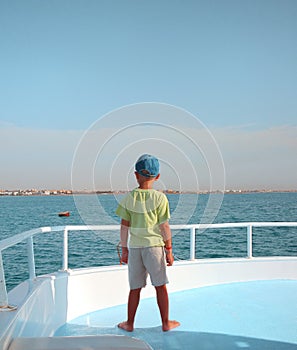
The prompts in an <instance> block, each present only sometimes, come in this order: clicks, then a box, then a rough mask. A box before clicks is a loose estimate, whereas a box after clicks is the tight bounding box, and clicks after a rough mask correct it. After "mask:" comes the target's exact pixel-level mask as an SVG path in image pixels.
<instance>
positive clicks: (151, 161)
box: [135, 154, 160, 178]
mask: <svg viewBox="0 0 297 350" xmlns="http://www.w3.org/2000/svg"><path fill="white" fill-rule="evenodd" d="M159 169H160V166H159V161H158V159H157V158H156V157H154V156H151V155H150V154H143V155H142V156H141V157H140V158H138V160H137V162H136V164H135V170H136V172H137V173H138V174H140V175H142V176H145V177H151V178H152V177H156V176H157V175H158V174H159Z"/></svg>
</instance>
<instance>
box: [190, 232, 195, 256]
mask: <svg viewBox="0 0 297 350" xmlns="http://www.w3.org/2000/svg"><path fill="white" fill-rule="evenodd" d="M195 243H196V230H195V227H191V228H190V260H195Z"/></svg>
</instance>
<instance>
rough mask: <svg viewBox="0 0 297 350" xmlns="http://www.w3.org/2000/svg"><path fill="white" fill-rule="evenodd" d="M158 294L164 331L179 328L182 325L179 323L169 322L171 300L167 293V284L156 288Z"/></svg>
mask: <svg viewBox="0 0 297 350" xmlns="http://www.w3.org/2000/svg"><path fill="white" fill-rule="evenodd" d="M155 288H156V293H157V303H158V306H159V310H160V315H161V319H162V329H163V331H169V330H170V329H172V328H175V327H178V326H179V325H180V323H179V322H177V321H173V320H169V319H168V317H169V316H168V315H169V299H168V293H167V287H166V284H164V285H163V286H159V287H155Z"/></svg>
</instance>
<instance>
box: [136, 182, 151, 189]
mask: <svg viewBox="0 0 297 350" xmlns="http://www.w3.org/2000/svg"><path fill="white" fill-rule="evenodd" d="M153 183H154V182H153V181H145V182H143V183H141V184H139V187H138V188H139V189H141V190H151V189H152V188H153Z"/></svg>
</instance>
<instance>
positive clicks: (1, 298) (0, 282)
mask: <svg viewBox="0 0 297 350" xmlns="http://www.w3.org/2000/svg"><path fill="white" fill-rule="evenodd" d="M170 227H171V230H188V231H189V233H190V256H189V260H195V258H196V251H195V246H196V244H195V243H196V234H197V232H199V231H205V230H207V229H225V228H246V235H247V248H246V249H247V250H246V253H247V255H246V257H247V258H248V259H252V258H253V228H254V227H297V222H239V223H218V224H186V225H171V226H170ZM119 229H120V226H119V225H67V226H53V227H41V228H37V229H33V230H30V231H25V232H23V233H20V234H17V235H15V236H12V237H8V238H6V239H4V240H2V241H1V242H0V310H11V308H10V307H9V304H8V294H7V288H6V281H5V271H4V266H3V259H2V252H3V251H4V250H5V249H7V248H9V247H12V246H15V245H16V244H19V243H21V242H24V241H25V242H26V244H27V261H28V269H29V280H30V281H33V280H34V279H36V271H35V259H34V245H33V237H34V236H36V235H39V234H43V233H49V232H63V256H62V268H61V269H62V271H67V270H68V233H69V232H70V231H119Z"/></svg>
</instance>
